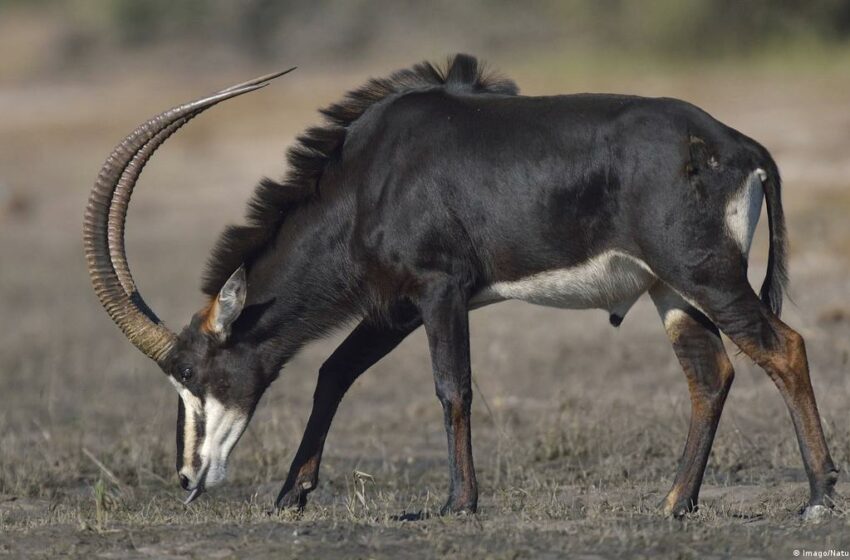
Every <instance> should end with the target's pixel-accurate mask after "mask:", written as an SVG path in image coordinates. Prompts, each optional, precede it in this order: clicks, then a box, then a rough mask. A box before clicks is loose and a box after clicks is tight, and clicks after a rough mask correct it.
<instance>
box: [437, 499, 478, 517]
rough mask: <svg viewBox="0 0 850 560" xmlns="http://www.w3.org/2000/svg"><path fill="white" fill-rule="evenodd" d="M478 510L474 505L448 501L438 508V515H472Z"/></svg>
mask: <svg viewBox="0 0 850 560" xmlns="http://www.w3.org/2000/svg"><path fill="white" fill-rule="evenodd" d="M477 510H478V505H477V504H475V503H463V502H454V501H453V500H449V501H448V502H446V505H444V506H443V507H441V508H440V515H472V514H474V513H475V512H476V511H477Z"/></svg>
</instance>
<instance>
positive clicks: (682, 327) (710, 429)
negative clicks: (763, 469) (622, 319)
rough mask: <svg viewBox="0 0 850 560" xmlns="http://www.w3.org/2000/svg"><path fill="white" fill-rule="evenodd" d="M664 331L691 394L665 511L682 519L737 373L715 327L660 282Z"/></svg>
mask: <svg viewBox="0 0 850 560" xmlns="http://www.w3.org/2000/svg"><path fill="white" fill-rule="evenodd" d="M649 293H650V296H652V301H653V303H655V306H656V308H657V309H658V313H659V315H660V316H661V320H662V321H663V322H664V329H665V330H666V331H667V336H668V337H669V338H670V342H671V343H672V345H673V350H674V351H675V353H676V357H677V358H678V359H679V363H680V364H681V365H682V369H683V370H684V372H685V376H686V377H687V380H688V389H689V391H690V396H691V421H690V426H689V428H688V439H687V441H686V442H685V449H684V451H683V452H682V459H681V462H680V463H679V470H678V472H677V473H676V479H675V481H674V482H673V487H672V488H671V489H670V492H669V493H668V494H667V497H666V498H665V500H664V503H663V506H662V507H663V510H664V513H665V514H667V515H672V516H674V517H682V516H683V515H685V514H686V513H688V512H691V511H695V510H696V508H697V501H698V497H699V489H700V486H701V484H702V477H703V474H704V473H705V466H706V464H707V463H708V456H709V453H710V452H711V444H712V442H713V441H714V434H715V432H716V431H717V425H718V423H719V422H720V415H721V413H722V412H723V404H724V403H725V402H726V395H727V394H728V393H729V388H730V387H731V386H732V380H733V378H734V376H735V371H734V369H733V368H732V363H731V362H730V361H729V357H728V356H727V355H726V351H725V349H724V348H723V342H722V341H721V340H720V333H719V332H718V331H717V327H715V326H714V324H713V323H712V322H711V321H710V320H709V319H708V318H707V317H706V316H705V315H703V314H702V313H700V312H699V311H697V310H696V309H694V307H693V306H691V305H690V304H688V303H687V302H686V301H685V300H683V299H682V298H681V297H680V296H679V295H678V294H676V293H675V292H673V291H672V290H671V289H670V288H668V287H667V286H665V285H664V284H662V283H660V282H659V283H658V284H656V285H655V286H654V287H653V288H652V289H651V290H650V292H649Z"/></svg>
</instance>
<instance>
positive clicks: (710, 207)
mask: <svg viewBox="0 0 850 560" xmlns="http://www.w3.org/2000/svg"><path fill="white" fill-rule="evenodd" d="M285 73H286V72H281V73H279V74H275V75H269V76H264V77H262V78H258V79H256V80H252V81H250V82H246V83H244V84H240V85H237V86H233V87H231V88H228V89H225V90H223V91H220V92H218V93H216V94H214V95H212V96H209V97H204V98H202V99H199V100H196V101H192V102H190V103H187V104H185V105H180V106H178V107H176V108H173V109H171V110H169V111H166V112H164V113H161V114H160V115H158V116H156V117H154V118H153V119H151V120H149V121H147V122H146V123H144V124H142V125H141V126H139V128H137V129H136V130H135V131H133V132H132V133H131V134H130V135H129V136H127V138H125V139H124V141H123V142H121V143H120V144H119V145H118V146H117V147H116V148H115V150H114V151H113V153H112V154H111V155H110V156H109V158H108V159H107V160H106V163H105V164H104V166H103V169H102V170H101V171H100V174H99V175H98V178H97V182H96V184H95V186H94V189H93V190H92V192H91V196H90V199H89V204H88V208H87V210H86V216H85V251H86V258H87V259H88V266H89V272H90V274H91V279H92V283H93V284H94V288H95V291H96V292H97V294H98V296H99V298H100V301H101V302H102V304H103V306H104V307H105V308H106V311H107V313H108V314H109V315H110V317H112V319H113V320H114V321H115V322H116V323H117V324H118V325H119V327H121V329H122V330H123V332H124V334H125V335H126V336H127V338H129V339H130V341H131V342H132V343H133V344H135V345H136V346H137V347H138V348H139V349H140V350H141V351H142V352H144V353H145V354H146V355H148V356H149V357H150V358H152V359H153V360H154V361H156V362H157V364H159V366H160V367H161V368H162V370H163V371H164V372H165V374H166V375H167V376H168V380H169V381H170V382H171V383H172V384H173V385H174V387H175V388H176V389H177V392H178V394H179V396H180V398H179V401H178V416H177V471H178V474H179V478H180V482H181V485H182V486H183V488H184V489H185V490H187V491H190V494H189V496H188V498H187V503H189V502H191V501H192V500H193V499H195V498H196V497H197V496H198V495H200V494H201V493H202V492H203V491H204V489H205V488H209V487H212V486H214V485H216V484H219V483H220V482H221V481H222V480H223V479H224V477H225V472H226V465H227V460H228V457H229V455H230V453H231V451H232V450H233V447H234V445H235V444H236V442H237V441H238V440H239V437H240V436H241V434H242V433H243V431H244V430H245V427H246V426H247V425H248V422H249V420H250V419H251V416H252V414H253V412H254V410H255V408H256V406H257V403H258V401H259V400H260V397H261V396H262V394H263V392H264V391H265V390H266V388H267V387H268V386H269V384H270V383H271V382H272V381H274V380H275V378H277V376H278V373H279V372H280V370H281V368H282V367H283V365H284V364H286V362H287V361H288V360H289V359H290V358H291V357H292V356H293V355H294V354H295V353H296V352H297V351H298V350H299V349H300V348H301V347H302V346H303V345H304V344H305V343H306V342H308V341H310V340H313V339H316V338H318V337H321V336H322V335H324V334H325V333H327V332H328V331H330V330H332V329H334V328H335V327H338V326H340V325H343V324H345V323H346V322H348V321H349V320H351V319H358V320H359V321H360V322H359V324H358V325H357V327H356V328H354V330H353V331H352V332H351V334H350V335H349V336H348V338H347V339H346V340H345V341H344V342H343V343H342V344H341V345H340V346H339V348H337V349H336V351H335V352H334V353H333V355H331V357H330V358H329V359H328V360H327V361H326V362H325V363H324V365H323V366H322V367H321V369H320V370H319V376H318V383H317V386H316V390H315V396H314V402H313V410H312V412H311V414H310V418H309V421H308V423H307V428H306V430H305V433H304V437H303V439H302V441H301V445H300V447H299V448H298V451H297V453H296V454H295V459H294V461H293V462H292V466H291V467H290V470H289V475H288V476H287V478H286V482H285V483H284V485H283V489H282V490H281V492H280V495H279V496H278V498H277V500H276V506H277V507H278V508H282V507H297V508H302V507H304V505H305V503H306V499H307V495H308V493H309V492H311V491H312V490H313V489H314V488H315V487H316V485H317V482H318V472H319V464H320V462H321V458H322V450H323V447H324V442H325V438H326V436H327V433H328V430H329V428H330V425H331V421H332V419H333V416H334V413H335V412H336V409H337V406H338V405H339V403H340V401H341V400H342V398H343V395H344V394H345V392H346V391H347V390H348V388H349V387H350V386H351V385H352V383H353V382H354V381H355V380H356V379H357V377H358V376H359V375H360V374H362V373H363V372H364V371H366V370H367V369H368V368H369V367H370V366H371V365H373V364H374V363H376V362H377V361H378V360H380V359H381V358H382V357H383V356H385V355H386V354H387V353H389V352H390V351H391V350H393V348H395V347H396V346H397V345H398V344H399V343H400V342H401V341H402V340H403V339H404V338H405V337H406V336H407V335H408V334H410V333H411V332H412V331H413V330H415V329H416V328H417V327H419V325H423V326H424V328H425V331H426V333H427V337H428V343H429V346H430V351H431V359H432V366H433V373H434V382H435V385H436V393H437V397H438V398H439V401H440V403H441V404H442V407H443V411H444V421H445V429H446V433H447V436H448V449H449V497H448V501H447V502H446V504H445V506H444V507H443V512H444V513H445V512H463V511H466V512H474V511H475V510H476V506H477V500H478V486H477V483H476V478H475V469H474V467H473V460H472V435H471V431H470V403H471V401H472V388H471V385H470V379H471V373H470V358H469V324H468V314H469V310H470V309H473V308H475V307H480V306H483V305H487V304H490V303H495V302H498V301H503V300H507V299H519V300H524V301H528V302H532V303H537V304H542V305H548V306H554V307H561V308H567V309H587V308H599V309H603V310H606V311H607V312H609V313H610V319H611V323H612V324H614V325H615V326H616V325H618V324H619V323H620V322H621V321H622V320H623V317H624V316H625V314H626V313H627V311H628V310H629V308H630V307H631V306H632V305H633V304H634V303H635V301H636V300H637V299H638V298H639V297H640V296H641V294H643V293H644V292H649V294H650V297H651V298H652V300H653V302H654V303H655V305H656V307H657V308H658V312H659V314H660V315H661V319H662V321H663V324H664V327H665V329H666V331H667V334H668V335H669V338H670V341H671V342H672V345H673V348H674V350H675V353H676V356H677V357H678V359H679V361H680V362H681V364H682V367H683V369H684V371H685V376H686V377H687V381H688V386H689V389H690V394H691V403H692V411H691V421H690V428H689V432H688V437H687V442H686V444H685V449H684V453H683V455H682V459H681V464H680V466H679V470H678V472H677V474H676V477H675V481H674V483H673V487H672V489H671V490H670V492H669V493H668V494H667V497H666V500H665V501H664V505H663V508H664V511H665V512H666V513H668V514H672V515H676V516H679V515H682V514H684V513H686V512H688V511H691V510H693V509H694V508H695V507H696V505H697V496H698V492H699V488H700V484H701V482H702V477H703V472H704V470H705V466H706V461H707V460H708V455H709V451H710V448H711V444H712V440H713V438H714V433H715V430H716V428H717V424H718V421H719V420H720V414H721V411H722V410H723V403H724V401H725V400H726V395H727V393H728V392H729V387H730V386H731V384H732V378H733V369H732V365H731V363H730V361H729V359H728V357H727V355H726V353H725V351H724V348H723V344H722V343H721V339H720V332H723V333H725V334H726V335H728V336H729V338H730V339H731V340H732V341H734V342H735V344H736V345H737V346H738V347H739V348H740V349H741V350H742V351H743V352H744V353H746V354H747V355H748V356H750V357H751V358H752V359H753V360H755V362H757V363H758V364H759V365H760V366H761V367H763V368H764V369H765V370H766V371H767V373H768V374H769V375H770V377H771V378H772V379H773V381H774V382H775V383H776V385H777V387H778V388H779V390H780V392H781V393H782V396H783V397H784V399H785V401H786V403H787V405H788V409H789V411H790V413H791V418H792V420H793V423H794V427H795V429H796V432H797V438H798V440H799V444H800V450H801V452H802V456H803V463H804V465H805V469H806V473H807V474H808V478H809V483H810V488H811V497H810V500H809V504H808V507H807V508H806V510H805V515H806V516H807V517H815V516H819V515H821V514H822V513H824V512H825V511H827V509H826V508H827V507H828V506H829V505H830V502H831V498H832V495H833V487H834V486H835V483H836V479H837V474H838V471H837V469H836V468H835V465H834V464H833V462H832V459H831V458H830V455H829V451H828V449H827V445H826V442H825V440H824V435H823V431H822V429H821V422H820V416H819V414H818V409H817V406H816V404H815V397H814V394H813V392H812V385H811V382H810V379H809V369H808V364H807V361H806V350H805V346H804V343H803V339H802V338H801V336H800V335H799V334H797V333H796V332H795V331H793V330H792V329H791V328H789V327H788V326H786V325H785V324H784V323H783V322H781V321H780V320H779V312H780V308H781V304H782V295H783V289H784V286H785V284H786V268H785V245H786V240H785V237H786V235H785V227H784V218H783V213H782V205H781V201H780V179H779V173H778V171H777V168H776V164H775V163H774V161H773V159H772V158H771V156H770V154H769V153H768V152H767V150H765V149H764V148H763V147H762V146H760V145H759V144H758V143H756V142H755V141H753V140H751V139H750V138H747V137H746V136H744V135H743V134H741V133H739V132H737V131H735V130H733V129H731V128H729V127H728V126H725V125H723V124H721V123H720V122H718V121H716V120H715V119H713V118H712V117H711V116H709V115H708V114H706V113H705V112H704V111H702V110H700V109H698V108H697V107H694V106H693V105H690V104H688V103H685V102H683V101H678V100H675V99H647V98H642V97H634V96H626V95H596V94H593V95H591V94H581V95H559V96H546V97H525V96H520V95H518V91H517V87H516V86H515V85H514V83H513V82H512V81H510V80H507V79H503V78H498V77H494V76H493V75H489V74H486V73H484V72H483V71H482V68H481V66H479V65H478V63H477V61H476V60H475V59H474V58H472V57H470V56H466V55H457V56H455V57H454V58H453V59H451V60H450V61H449V63H448V65H447V67H446V68H445V69H444V70H442V69H438V68H437V67H435V66H433V65H431V64H428V63H423V64H419V65H417V66H414V67H413V68H411V69H408V70H402V71H399V72H396V73H395V74H393V75H391V76H390V77H389V78H385V79H374V80H371V81H369V82H368V83H367V84H366V85H364V86H363V87H361V88H360V89H357V90H354V91H352V92H350V93H349V94H347V95H346V97H345V98H344V99H343V100H342V101H341V102H339V103H337V104H335V105H331V106H330V107H328V108H327V109H324V110H323V111H322V113H323V114H324V115H325V118H326V124H325V125H324V126H322V127H316V128H310V129H308V130H307V131H306V132H305V133H304V134H303V135H302V136H300V137H299V138H298V139H297V142H296V143H295V145H294V146H293V147H292V148H291V149H290V150H289V172H288V175H287V176H286V178H285V180H284V182H283V183H280V184H279V183H276V182H273V181H270V180H264V181H262V182H261V183H260V185H259V186H258V187H257V190H256V192H255V194H254V197H253V199H252V200H251V202H250V203H249V206H248V208H249V210H248V223H247V225H244V226H238V227H230V228H228V229H227V230H225V232H224V234H223V235H222V237H221V239H220V241H219V242H218V245H217V246H216V248H215V250H214V251H213V254H212V257H211V259H210V261H209V265H208V268H207V271H206V275H205V277H204V281H203V291H204V293H206V294H207V295H208V296H209V298H210V299H209V303H208V304H207V305H206V306H205V307H204V308H203V309H202V310H200V311H199V312H197V313H196V314H195V315H194V316H193V317H192V320H191V322H190V323H189V325H188V326H187V327H185V328H184V329H183V330H182V331H181V332H180V333H179V334H175V333H173V332H172V331H170V330H168V328H166V327H165V325H163V324H162V322H161V321H160V320H159V319H158V318H157V317H156V315H155V314H154V313H153V312H152V311H151V310H150V308H149V307H148V306H147V305H146V304H145V302H144V300H143V299H142V297H141V295H140V294H139V292H138V290H137V289H136V286H135V284H134V283H133V279H132V276H131V275H130V270H129V267H128V265H127V260H126V257H125V251H124V222H125V217H126V214H127V208H128V204H129V201H130V196H131V194H132V192H133V187H134V185H135V184H136V181H137V179H138V177H139V174H140V173H141V171H142V168H143V167H144V165H145V162H146V161H147V160H148V159H149V158H150V157H151V155H152V154H153V152H154V151H155V150H156V149H157V148H158V147H159V146H160V145H161V144H162V143H163V142H165V140H166V139H168V137H169V136H171V135H172V134H173V133H174V132H176V131H177V129H179V128H180V127H181V126H183V125H184V124H186V123H187V122H188V121H189V120H190V119H192V118H194V117H196V116H197V115H199V114H200V113H202V112H203V111H205V110H206V109H209V108H210V107H212V106H213V105H215V104H216V103H219V102H221V101H224V100H226V99H230V98H233V97H236V96H238V95H242V94H243V93H247V92H250V91H254V90H256V89H259V88H261V87H264V86H265V85H267V84H268V82H269V81H270V80H272V79H273V78H276V77H277V76H279V75H282V74H285ZM762 198H764V199H765V200H766V204H767V216H768V221H769V229H770V256H769V260H768V269H767V276H766V278H765V280H764V285H763V286H762V289H761V296H760V297H759V296H758V295H756V294H755V293H754V292H753V290H752V289H751V287H750V285H749V284H748V282H747V275H746V272H747V255H748V252H749V248H750V243H751V241H752V237H753V232H754V229H755V227H756V222H757V221H758V218H759V213H760V209H761V202H762Z"/></svg>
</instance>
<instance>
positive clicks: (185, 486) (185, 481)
mask: <svg viewBox="0 0 850 560" xmlns="http://www.w3.org/2000/svg"><path fill="white" fill-rule="evenodd" d="M180 486H182V487H183V490H188V489H189V477H188V476H186V475H185V474H181V475H180Z"/></svg>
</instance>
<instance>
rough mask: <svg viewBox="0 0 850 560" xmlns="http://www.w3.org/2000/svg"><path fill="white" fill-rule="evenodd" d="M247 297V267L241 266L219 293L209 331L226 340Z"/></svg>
mask: <svg viewBox="0 0 850 560" xmlns="http://www.w3.org/2000/svg"><path fill="white" fill-rule="evenodd" d="M247 295H248V280H247V278H246V276H245V265H241V266H240V267H239V268H237V269H236V272H234V273H233V274H231V275H230V278H228V279H227V282H225V283H224V286H222V288H221V290H220V291H219V292H218V295H217V296H216V298H215V301H214V302H213V304H212V306H211V308H210V312H209V313H210V314H209V316H208V317H207V326H208V328H209V330H210V331H211V332H212V333H213V334H215V335H216V336H217V337H218V338H219V340H222V341H223V340H226V339H227V337H228V336H229V335H230V326H231V325H232V324H233V322H234V321H235V320H236V319H237V317H239V314H240V313H242V308H243V307H244V306H245V297H246V296H247Z"/></svg>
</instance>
